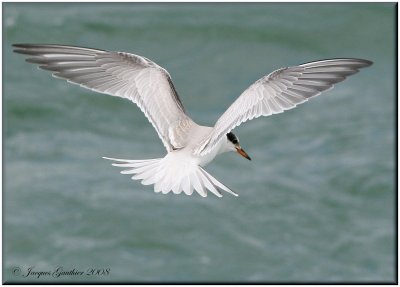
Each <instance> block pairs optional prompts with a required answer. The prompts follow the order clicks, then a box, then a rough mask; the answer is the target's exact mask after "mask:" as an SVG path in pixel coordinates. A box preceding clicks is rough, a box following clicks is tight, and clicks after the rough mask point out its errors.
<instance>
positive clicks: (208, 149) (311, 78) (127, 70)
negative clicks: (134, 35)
mask: <svg viewBox="0 0 400 287" xmlns="http://www.w3.org/2000/svg"><path fill="white" fill-rule="evenodd" d="M13 46H14V47H15V50H14V52H16V53H21V54H26V55H29V56H30V57H29V58H27V62H30V63H35V64H38V65H39V68H41V69H45V70H49V71H51V72H53V76H54V77H57V78H63V79H66V80H67V81H68V82H71V83H74V84H78V85H80V86H82V87H85V88H88V89H91V90H93V91H96V92H100V93H104V94H109V95H111V96H117V97H122V98H126V99H129V100H131V101H132V102H134V103H135V104H137V105H138V106H139V108H140V109H141V110H142V112H143V113H144V114H145V116H146V117H147V118H148V120H149V121H150V123H151V124H152V125H153V127H154V128H155V129H156V131H157V133H158V135H159V137H160V138H161V140H162V142H163V144H164V146H165V148H166V149H167V152H168V153H167V155H166V156H165V157H164V158H156V159H145V160H128V159H117V158H108V157H104V158H105V159H108V160H112V161H114V163H113V165H114V166H118V167H122V168H125V170H123V171H121V173H123V174H130V175H133V176H132V179H134V180H142V181H141V183H142V184H144V185H151V184H153V185H154V191H155V192H161V193H164V194H166V193H169V192H170V191H172V192H173V193H174V194H180V193H182V192H184V193H185V194H188V195H191V194H192V193H193V192H194V190H195V191H196V192H197V193H199V194H200V195H201V196H203V197H205V196H207V191H210V192H212V193H213V194H215V195H216V196H218V197H221V196H222V194H221V192H220V191H225V192H228V193H230V194H232V195H235V196H237V194H236V193H235V192H233V191H232V190H231V189H229V188H228V187H226V186H225V185H224V184H222V183H220V182H219V181H218V180H216V179H215V178H214V177H213V176H212V175H210V174H209V173H207V172H206V171H205V170H204V169H203V167H204V166H206V165H207V164H209V163H210V162H211V161H212V160H213V159H214V158H215V157H216V156H217V155H218V154H221V153H225V152H229V151H235V152H238V153H239V154H240V155H242V156H243V157H245V158H247V159H249V160H250V157H249V156H248V155H247V153H246V152H245V151H244V150H243V149H242V147H241V146H240V144H239V140H238V138H237V137H236V136H235V135H234V134H233V133H232V132H231V131H232V130H233V129H234V128H235V127H237V126H239V125H240V124H242V123H244V122H246V121H248V120H251V119H254V118H258V117H260V116H269V115H272V114H277V113H281V112H283V111H285V110H289V109H292V108H294V107H296V106H297V105H298V104H301V103H303V102H305V101H307V100H308V99H309V98H311V97H314V96H317V95H319V94H320V93H321V92H322V91H325V90H328V89H330V88H332V87H333V85H334V84H336V83H338V82H340V81H343V80H344V79H345V78H346V77H347V76H350V75H352V74H355V73H357V72H358V70H359V69H360V68H364V67H367V66H370V65H371V64H372V62H371V61H368V60H362V59H330V60H322V61H316V62H311V63H306V64H302V65H298V66H293V67H287V68H282V69H278V70H276V71H274V72H272V73H270V74H269V75H266V76H264V77H262V78H261V79H259V80H258V81H256V82H255V83H254V84H252V85H251V86H250V87H248V88H247V89H246V90H245V91H244V92H243V93H242V94H241V95H240V96H239V97H238V98H237V99H236V100H235V101H234V102H233V104H232V105H231V106H230V107H229V108H228V109H227V110H226V111H225V113H223V114H222V116H221V117H220V118H219V119H218V121H217V122H216V124H215V125H214V127H207V126H201V125H198V124H196V123H195V122H194V121H193V120H192V119H191V118H190V117H189V116H188V114H187V113H186V112H185V109H184V107H183V104H182V102H181V100H180V98H179V96H178V93H177V92H176V90H175V87H174V85H173V83H172V80H171V76H170V74H169V73H168V72H167V71H166V70H165V69H164V68H162V67H160V66H159V65H157V64H156V63H154V62H152V61H150V60H149V59H147V58H145V57H141V56H138V55H134V54H130V53H125V52H110V51H103V50H97V49H89V48H82V47H74V46H63V45H36V44H15V45H13Z"/></svg>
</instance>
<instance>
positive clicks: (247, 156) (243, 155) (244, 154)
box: [236, 146, 251, 160]
mask: <svg viewBox="0 0 400 287" xmlns="http://www.w3.org/2000/svg"><path fill="white" fill-rule="evenodd" d="M236 151H237V152H238V154H240V155H241V156H242V157H244V158H247V159H248V160H251V158H250V157H249V155H248V154H247V153H246V152H245V151H244V150H243V149H242V148H241V147H240V146H239V147H236Z"/></svg>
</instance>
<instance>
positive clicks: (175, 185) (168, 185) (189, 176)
mask: <svg viewBox="0 0 400 287" xmlns="http://www.w3.org/2000/svg"><path fill="white" fill-rule="evenodd" d="M103 158H104V159H108V160H111V161H114V163H113V164H112V165H113V166H117V167H122V168H126V169H124V170H122V171H121V173H122V174H129V175H132V179H133V180H141V183H142V184H143V185H151V184H153V185H154V191H155V192H157V193H159V192H161V193H163V194H167V193H169V192H170V191H172V193H174V194H180V193H182V192H183V193H185V194H187V195H192V194H193V191H194V190H195V191H196V192H197V193H198V194H200V195H201V196H203V197H206V196H207V191H210V192H211V193H213V194H215V195H216V196H218V197H222V194H221V193H220V191H221V190H223V191H226V192H228V193H230V194H232V195H234V196H238V195H237V194H236V193H234V192H233V191H232V190H230V189H229V188H228V187H226V186H225V185H223V184H222V183H220V182H219V181H218V180H216V179H215V178H214V177H213V176H212V175H210V174H209V173H208V172H206V171H205V170H204V169H203V168H202V167H200V166H198V165H196V164H192V163H187V162H186V163H184V164H182V163H179V162H178V163H177V162H176V161H171V160H168V156H166V157H165V158H157V159H148V160H128V159H118V158H109V157H103Z"/></svg>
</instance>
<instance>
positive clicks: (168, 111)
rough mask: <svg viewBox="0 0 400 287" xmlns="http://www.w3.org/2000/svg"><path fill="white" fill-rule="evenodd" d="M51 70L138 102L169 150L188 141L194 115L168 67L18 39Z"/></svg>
mask: <svg viewBox="0 0 400 287" xmlns="http://www.w3.org/2000/svg"><path fill="white" fill-rule="evenodd" d="M13 46H14V47H15V50H14V52H16V53H20V54H26V55H29V56H30V57H29V58H28V59H27V62H30V63H35V64H38V65H39V67H40V68H41V69H44V70H49V71H52V72H53V76H55V77H58V78H63V79H66V80H67V81H68V82H71V83H74V84H78V85H80V86H82V87H85V88H88V89H91V90H94V91H96V92H100V93H104V94H109V95H112V96H117V97H121V98H127V99H129V100H131V101H132V102H134V103H135V104H137V105H138V106H139V108H140V109H141V110H142V112H143V113H144V114H145V115H146V117H147V118H148V120H149V121H150V123H151V124H152V125H153V126H154V128H155V129H156V131H157V133H158V135H159V137H160V138H161V140H162V142H163V144H164V146H165V148H166V149H167V150H168V151H171V150H173V149H177V148H181V147H183V146H185V142H186V133H187V132H188V130H189V129H190V127H191V126H192V124H193V121H192V120H191V119H190V118H189V117H188V116H187V115H186V113H185V110H184V108H183V105H182V102H181V100H180V99H179V96H178V94H177V92H176V90H175V88H174V85H173V83H172V80H171V77H170V75H169V74H168V72H167V71H166V70H165V69H163V68H162V67H160V66H158V65H157V64H156V63H154V62H152V61H150V60H149V59H146V58H144V57H141V56H137V55H134V54H129V53H123V52H109V51H103V50H95V49H89V48H82V47H73V46H61V45H32V44H16V45H13Z"/></svg>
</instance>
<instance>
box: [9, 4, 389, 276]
mask: <svg viewBox="0 0 400 287" xmlns="http://www.w3.org/2000/svg"><path fill="white" fill-rule="evenodd" d="M394 11H395V10H394V4H393V3H392V4H390V3H389V4H388V3H387V4H73V3H70V4H47V3H46V4H15V3H6V4H3V129H4V132H3V138H4V142H3V144H4V147H3V152H4V153H3V156H4V161H3V169H4V173H3V175H4V182H3V191H4V193H3V207H4V210H3V219H4V222H3V224H4V225H3V227H4V228H3V276H4V279H3V280H4V281H7V282H16V281H23V282H39V281H41V280H45V281H54V282H61V281H63V280H64V281H75V282H78V281H80V282H87V281H97V280H98V281H100V282H110V281H113V282H170V281H173V282H180V281H191V282H198V281H201V282H205V281H212V282H217V281H225V282H238V281H240V282H252V281H253V282H256V281H263V282H372V281H374V282H376V281H379V282H393V281H394V280H395V266H394V265H395V241H396V240H395V235H396V234H395V222H394V217H395V202H396V200H395V177H394V167H395V163H394V157H395V154H394V151H395V146H394V140H395V139H394V131H395V126H394V116H395V115H394V111H395V97H396V95H395V78H394V76H395V58H394V56H395V38H394V37H395V30H394V25H395V20H394ZM21 42H23V43H60V44H71V45H81V46H87V47H94V48H99V49H109V50H120V51H127V52H133V53H136V54H139V55H143V56H145V57H148V58H150V59H152V60H154V61H156V62H157V63H159V64H160V65H161V66H163V67H165V68H166V69H168V71H169V72H170V74H171V75H172V77H173V80H174V83H175V85H176V87H177V90H178V92H179V94H180V96H181V98H182V101H183V103H184V105H185V107H186V109H187V111H188V112H189V114H190V115H191V116H192V117H193V119H194V120H195V121H196V122H198V123H200V124H203V125H213V123H214V122H215V121H216V120H217V119H218V117H219V115H220V114H221V113H222V112H223V111H224V110H225V109H226V108H227V107H228V106H229V104H230V103H232V102H233V100H234V99H235V98H236V97H237V96H238V95H239V94H240V93H241V92H242V91H243V90H244V89H245V88H247V87H248V86H249V85H250V84H251V83H252V82H254V81H255V80H257V79H258V78H260V77H261V76H263V75H265V74H268V73H269V72H271V71H272V70H274V69H277V68H280V67H282V66H287V65H295V64H300V63H304V62H307V61H312V60H318V59H326V58H335V57H357V58H365V59H369V60H372V61H374V65H373V66H371V67H370V68H368V69H365V70H363V71H362V72H360V73H359V74H357V75H355V76H352V77H351V78H350V79H348V80H346V81H345V82H343V83H340V84H339V85H337V86H336V87H335V88H334V89H333V90H331V91H329V92H326V93H324V94H323V95H321V96H320V97H318V98H316V99H313V100H312V101H310V102H308V103H306V104H304V105H301V106H299V107H298V108H296V109H294V110H291V111H288V112H285V113H284V114H279V115H275V116H272V117H269V118H262V119H258V120H254V121H251V122H248V123H246V124H244V125H242V126H240V127H239V128H237V129H235V134H237V135H238V136H239V137H240V140H241V144H242V146H243V147H244V148H245V150H246V151H247V152H248V153H249V155H250V156H251V157H252V158H253V161H251V162H249V161H247V160H244V159H242V158H240V157H238V156H237V155H235V154H233V153H232V154H225V155H222V156H220V157H218V158H217V159H216V160H215V161H214V162H213V163H212V164H211V165H209V166H208V167H207V170H208V171H209V172H210V173H211V174H213V175H214V176H215V177H216V178H218V179H219V180H221V181H222V182H223V183H226V184H227V185H228V186H229V187H231V188H232V189H233V190H235V191H236V192H238V193H239V194H240V197H238V198H235V197H233V196H230V195H228V194H226V195H225V196H224V197H223V198H222V199H218V198H216V197H214V196H209V197H207V198H201V197H200V196H198V195H196V196H192V197H188V196H174V195H172V194H171V195H159V194H155V193H154V192H153V191H152V188H151V187H148V186H142V185H140V183H139V182H136V181H131V180H130V179H129V177H127V176H123V175H120V174H119V173H118V169H116V168H114V167H111V166H110V164H109V162H107V161H104V160H103V159H102V158H101V157H102V156H111V157H120V158H132V159H144V158H154V157H161V156H163V155H164V154H165V150H164V148H163V146H162V144H161V142H160V141H159V140H158V137H157V135H156V133H155V131H154V130H153V128H152V127H151V125H150V124H149V123H148V122H147V120H146V118H145V117H144V116H143V115H142V114H141V112H140V111H139V109H138V108H137V107H135V106H134V105H132V104H131V103H130V102H128V101H126V100H123V99H118V98H113V97H109V96H101V95H98V94H96V93H93V92H90V91H87V90H84V89H81V88H79V87H76V86H73V85H71V84H68V83H65V82H64V81H61V80H56V79H53V78H51V77H50V75H49V74H48V73H47V72H45V71H39V70H37V69H36V68H35V67H34V66H33V65H30V64H27V63H25V62H24V60H23V57H22V56H21V55H17V54H13V53H12V48H11V44H12V43H21ZM31 267H32V268H33V269H32V271H34V272H54V271H55V270H56V269H57V268H58V267H62V268H63V270H64V271H71V270H73V269H74V270H75V271H77V272H78V271H82V272H85V274H84V275H79V274H78V275H77V274H72V275H61V276H59V277H57V278H54V277H52V276H50V275H41V276H39V279H37V277H38V276H36V277H34V276H32V275H27V274H28V269H29V268H31ZM91 268H94V269H100V271H101V272H99V274H94V275H93V274H92V273H90V272H91V271H90V270H89V271H88V269H91ZM87 272H89V274H86V273H87ZM31 274H32V273H31ZM25 275H27V276H25ZM24 276H25V277H24Z"/></svg>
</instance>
